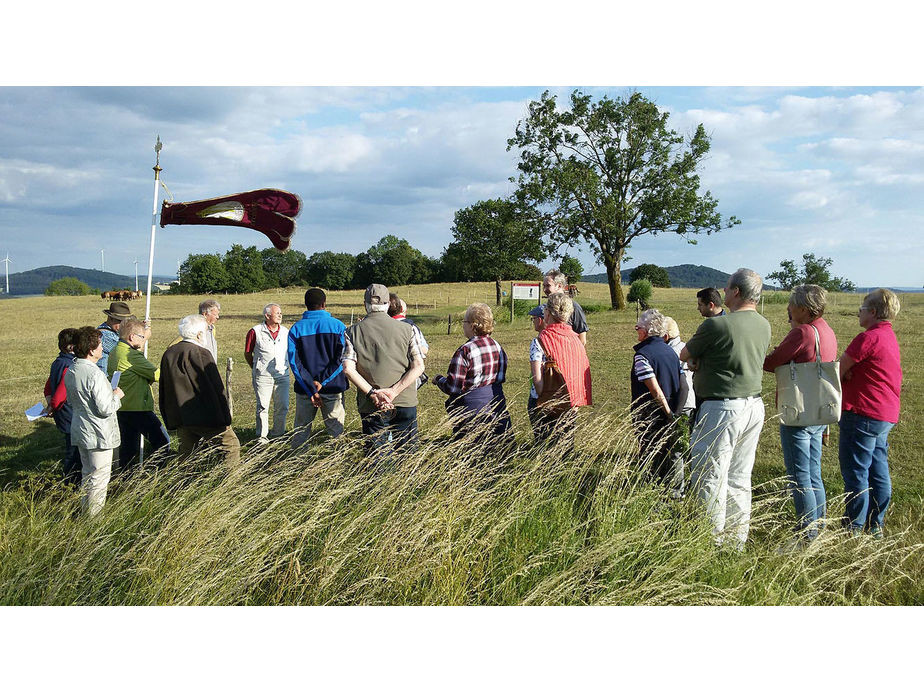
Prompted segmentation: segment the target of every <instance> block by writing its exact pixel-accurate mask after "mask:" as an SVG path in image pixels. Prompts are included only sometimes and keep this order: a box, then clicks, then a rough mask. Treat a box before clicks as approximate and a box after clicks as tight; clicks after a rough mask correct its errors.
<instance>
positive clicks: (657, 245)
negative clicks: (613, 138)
mask: <svg viewBox="0 0 924 693" xmlns="http://www.w3.org/2000/svg"><path fill="white" fill-rule="evenodd" d="M578 4H580V3H578ZM682 28H683V27H678V31H679V30H682ZM401 31H403V30H402V29H399V30H397V32H398V33H399V34H400V32H401ZM367 35H369V34H367ZM409 35H410V34H408V33H406V34H405V36H409ZM57 36H58V37H59V38H61V37H62V36H63V35H62V34H58V35H57ZM314 38H315V39H317V38H318V37H317V36H315V37H314ZM398 38H400V36H399V37H398ZM61 40H64V39H63V38H61ZM419 40H424V39H422V38H419ZM427 40H428V41H430V42H432V41H433V38H432V37H430V38H429V39H427ZM446 40H447V41H449V42H450V43H452V41H454V40H455V39H448V38H447V39H446ZM729 40H731V41H738V42H741V41H745V40H751V41H757V40H759V39H755V38H754V37H751V38H750V39H745V38H743V37H738V38H731V39H729ZM81 45H82V46H83V48H84V50H83V51H80V52H78V53H76V54H73V55H75V56H76V57H75V58H74V59H75V60H77V61H78V62H77V63H76V64H75V65H74V66H72V68H71V69H68V68H67V66H65V65H62V61H61V60H57V61H54V62H53V64H51V65H49V66H46V67H45V68H44V69H42V68H40V69H39V70H38V71H37V72H29V71H26V72H23V73H22V74H19V73H16V72H11V73H9V74H10V75H15V77H16V78H15V79H7V80H0V83H6V84H19V85H20V86H5V87H0V254H5V253H9V255H10V257H11V258H12V260H13V264H12V265H11V271H14V272H15V271H22V270H25V269H29V268H33V267H38V266H43V265H50V264H72V265H78V266H82V267H97V268H98V267H99V266H100V264H101V253H100V251H101V250H105V266H106V269H107V270H109V271H114V272H120V273H124V274H131V273H133V271H134V265H133V260H134V259H135V258H138V259H139V260H140V261H141V267H142V270H141V271H142V272H143V271H144V268H145V266H146V260H147V254H148V242H149V236H150V222H151V214H150V212H151V204H152V197H153V178H152V172H151V167H152V166H153V163H154V156H153V144H154V139H155V136H156V135H158V134H159V135H160V137H161V139H162V140H163V143H164V149H163V151H162V153H161V166H162V167H163V174H162V178H163V181H164V182H165V183H166V185H167V186H168V188H169V194H170V195H172V197H173V199H174V200H175V201H187V200H193V199H201V198H205V197H213V196H218V195H224V194H229V193H233V192H238V191H242V190H249V189H254V188H260V187H281V188H285V189H287V190H291V191H292V192H295V193H297V194H299V195H300V196H301V198H302V201H303V212H302V214H301V216H300V217H299V219H298V232H297V234H296V236H295V239H294V243H293V247H294V248H295V249H297V250H300V251H302V252H304V253H306V254H308V255H310V254H311V253H313V252H316V251H321V250H335V251H347V252H351V253H358V252H360V251H363V250H365V249H367V248H368V247H369V246H371V245H373V244H374V243H375V242H376V241H377V240H378V239H379V238H381V237H382V236H384V235H386V234H394V235H396V236H399V237H401V238H405V239H407V240H408V241H409V242H410V243H411V244H412V245H414V246H415V247H417V248H419V249H420V250H422V251H423V252H424V253H426V254H428V255H432V256H438V255H439V254H440V253H441V252H442V250H443V249H444V248H445V246H446V245H447V244H448V243H449V242H450V240H451V231H450V229H451V225H452V220H453V214H454V213H455V212H456V211H457V210H458V209H460V208H462V207H465V206H467V205H470V204H472V203H474V202H477V201H478V200H481V199H486V198H490V197H497V196H505V195H507V194H509V193H510V192H511V191H512V189H513V186H512V184H511V183H509V181H508V179H509V178H510V177H511V176H515V175H516V161H517V155H516V153H515V152H507V151H506V140H507V139H508V138H509V137H510V136H511V135H512V134H513V132H514V129H515V127H516V124H517V122H518V121H519V120H520V119H522V118H523V117H524V116H525V114H526V106H527V103H528V102H529V101H530V100H531V99H536V98H538V97H539V96H540V95H541V93H542V92H543V91H544V90H545V89H549V90H550V91H552V92H553V93H556V94H559V95H560V98H559V102H560V103H566V102H567V95H568V94H569V92H570V91H571V89H572V88H574V87H579V88H581V89H582V90H584V91H588V92H590V93H593V94H596V95H602V94H609V95H613V96H615V95H619V94H623V93H627V92H628V91H630V90H632V89H638V90H640V91H641V92H642V93H644V94H645V95H646V96H648V97H650V98H652V99H653V100H654V101H655V102H656V103H657V104H658V105H659V106H660V107H661V108H662V109H664V110H667V111H669V112H670V114H671V119H670V122H671V126H672V127H673V128H674V129H676V130H677V131H679V132H681V133H687V132H691V131H692V130H693V129H694V128H695V127H696V125H697V124H698V123H703V124H704V125H705V126H706V129H707V131H708V132H710V133H711V135H712V150H711V152H710V155H709V158H708V160H707V161H706V163H705V165H704V166H703V167H702V170H701V180H702V187H703V189H704V190H710V191H711V192H712V194H713V195H714V196H715V197H717V198H718V200H719V203H720V204H719V209H720V211H721V212H722V213H723V215H725V216H728V215H732V214H734V215H736V216H737V217H738V218H740V219H741V220H742V222H743V223H742V224H741V225H740V226H738V227H735V228H734V229H732V230H728V231H724V232H722V233H719V234H716V235H712V236H708V237H707V236H700V237H699V238H698V243H697V245H689V244H687V243H686V242H685V241H683V240H682V239H679V238H676V237H673V236H671V235H660V236H657V237H645V238H642V239H639V240H638V241H637V242H636V243H635V244H633V247H632V248H631V249H630V253H629V254H630V255H631V257H632V259H631V260H629V261H628V262H626V263H625V265H624V266H625V267H631V266H634V265H636V264H639V263H641V262H652V263H655V264H659V265H675V264H681V263H693V264H701V265H708V266H712V267H716V268H718V269H721V270H725V271H732V270H734V269H735V268H737V267H739V266H748V267H753V268H754V269H756V270H757V271H758V272H761V273H762V274H766V273H767V272H771V271H773V270H775V269H777V268H778V266H779V263H780V261H781V260H783V259H787V258H796V259H797V258H800V257H801V255H802V254H803V253H806V252H814V253H816V254H818V255H823V256H827V257H831V258H833V260H834V264H833V267H832V269H833V271H834V273H835V274H837V275H840V276H845V277H848V278H850V279H852V280H853V281H854V282H855V283H857V284H858V285H861V286H865V285H874V284H889V285H892V286H920V285H922V284H924V277H922V274H924V272H922V271H921V269H920V265H921V262H920V259H921V257H922V250H924V235H922V233H921V226H922V220H924V194H922V193H924V131H922V127H921V123H922V122H924V90H922V89H921V88H920V87H917V86H914V87H891V86H871V87H850V86H843V80H844V78H845V76H844V75H836V76H833V78H832V79H831V82H830V83H832V84H839V85H841V86H834V87H811V86H796V87H782V86H734V87H733V86H694V85H692V84H690V80H691V79H693V80H695V79H696V78H698V77H702V78H703V80H702V83H706V84H708V83H714V84H720V83H723V82H725V83H742V84H747V83H748V81H747V80H748V78H749V77H750V78H751V79H754V80H755V82H763V83H765V84H771V85H773V84H775V80H774V81H770V80H768V74H769V75H773V76H777V75H778V76H779V77H778V78H779V79H786V78H789V79H792V80H793V83H798V81H799V80H798V78H799V77H801V78H803V79H811V78H812V77H813V76H818V77H820V78H822V79H823V78H824V77H825V76H826V74H825V73H823V72H822V73H818V72H817V71H813V70H811V69H802V68H803V65H802V64H801V63H799V62H798V61H796V62H795V63H794V64H792V63H790V64H780V65H777V64H776V63H772V64H771V65H770V66H769V67H767V66H765V65H762V64H759V65H758V67H759V68H760V69H757V70H750V69H747V68H745V69H744V71H739V72H734V71H732V72H731V73H727V72H722V71H721V70H719V71H718V72H716V71H715V69H714V67H713V71H712V72H709V71H699V70H694V71H693V72H690V71H689V70H686V69H684V68H683V67H682V66H680V64H679V63H678V62H677V56H672V55H671V54H667V55H666V57H665V58H664V61H663V62H661V63H657V62H655V69H654V71H653V72H652V71H650V70H647V69H646V70H641V69H639V70H635V69H634V68H633V69H628V70H627V69H625V68H620V69H608V70H602V71H601V70H599V69H596V70H588V69H586V66H584V65H583V64H582V65H581V66H580V67H579V68H575V67H573V63H572V66H571V67H570V73H569V72H568V69H567V68H566V69H565V70H564V73H565V74H567V75H573V76H574V77H577V78H578V79H571V80H568V81H565V82H559V81H557V80H556V81H553V82H551V83H552V84H553V85H556V86H542V85H543V84H544V83H545V82H546V80H543V79H541V78H542V77H544V76H545V77H548V78H551V79H554V78H555V77H560V76H561V74H562V72H563V71H562V69H561V67H560V65H559V63H558V62H555V61H554V60H546V61H545V62H543V61H542V60H539V59H536V60H534V61H533V62H530V63H529V64H530V68H529V69H526V70H523V71H522V72H521V73H517V72H516V71H513V72H509V71H506V70H505V69H503V68H501V69H498V70H493V69H492V68H493V66H494V65H495V63H492V62H491V58H490V56H489V58H488V62H487V63H485V62H481V63H474V66H473V65H469V64H463V65H459V64H457V63H456V62H452V61H449V68H450V69H448V70H446V71H443V70H442V69H441V68H442V66H443V63H440V62H439V58H437V59H435V60H436V61H437V67H436V68H435V69H436V72H435V73H434V72H427V71H421V70H420V68H419V66H418V67H416V68H414V69H411V70H409V71H408V70H406V69H405V70H402V69H396V68H395V65H394V61H395V60H397V59H396V58H395V57H394V56H395V55H396V54H395V53H394V50H392V51H389V52H384V53H377V52H376V51H375V50H371V51H370V52H367V53H364V54H363V53H360V54H359V57H358V58H356V59H355V60H354V61H353V62H349V61H347V63H346V68H345V69H344V68H343V67H342V65H340V63H337V67H338V68H339V69H340V71H338V70H335V69H334V70H331V71H330V74H327V75H326V78H327V80H329V81H327V82H326V86H318V87H302V86H295V85H297V84H299V83H305V82H307V81H311V82H318V83H323V82H322V81H321V80H317V79H314V78H313V77H312V75H313V74H315V73H310V71H309V72H308V73H305V72H302V71H300V70H299V69H296V68H295V67H293V66H292V65H290V64H289V63H287V62H284V61H281V62H278V63H277V64H278V65H287V66H288V67H286V68H285V69H283V72H282V73H281V75H282V79H281V80H280V83H283V84H284V83H286V82H287V81H288V82H290V83H292V84H293V85H292V86H278V87H277V86H273V87H269V86H264V87H235V86H214V87H199V86H175V87H166V86H148V85H150V84H155V85H156V84H167V83H173V82H180V83H182V82H183V81H186V82H187V83H188V84H209V83H210V84H234V83H235V81H237V80H240V81H241V82H244V81H250V80H251V79H252V75H253V73H252V72H247V71H246V70H245V71H243V72H241V73H238V72H235V63H233V60H234V59H235V56H234V55H233V54H231V53H224V54H223V56H222V57H223V58H224V59H225V61H226V62H227V65H225V67H224V68H222V69H217V68H214V66H213V67H212V68H209V67H208V65H209V63H208V61H207V60H206V59H205V58H203V57H202V56H203V54H202V53H201V52H200V53H198V54H196V55H198V56H199V58H200V59H199V60H189V59H188V56H173V58H172V61H173V62H170V61H169V60H170V59H169V58H168V59H167V60H168V61H167V62H165V63H164V69H161V68H160V66H158V67H157V68H155V69H152V68H151V66H150V64H149V63H142V67H141V69H137V68H136V67H135V66H136V65H138V62H137V60H138V57H137V56H134V58H133V59H134V60H135V61H136V62H134V63H132V62H131V61H129V62H128V68H125V67H124V66H119V67H118V68H114V67H113V61H112V57H111V56H112V53H111V52H110V53H108V55H109V56H110V57H109V58H106V59H104V58H102V57H97V62H96V63H91V66H95V69H96V72H91V73H90V74H91V75H92V78H90V79H86V78H84V75H85V73H84V72H82V71H81V63H80V62H79V61H80V60H92V59H93V53H92V51H93V50H94V46H95V44H92V42H90V41H87V42H85V43H83V44H81ZM123 45H125V44H123ZM327 45H332V44H327ZM394 45H402V46H403V45H406V42H405V43H402V42H401V41H398V42H397V43H396V44H394ZM505 45H506V44H505ZM567 45H568V44H567V43H566V44H565V46H567ZM571 45H574V44H571ZM578 45H581V44H578ZM271 47H273V48H274V46H273V44H272V43H270V44H264V48H265V49H266V50H267V51H268V49H269V48H271ZM306 50H307V49H306ZM395 50H397V49H395ZM505 50H508V51H509V52H508V53H506V54H505V55H506V56H507V57H508V60H506V61H505V60H500V61H498V62H497V63H496V64H497V65H499V66H504V65H509V63H510V60H509V56H511V55H517V56H521V55H522V53H518V52H517V50H518V49H517V45H516V44H515V43H514V45H513V46H511V47H510V48H508V49H505ZM519 50H520V51H522V48H520V49H519ZM702 50H703V51H704V52H703V53H702V54H701V55H699V57H700V58H702V59H703V60H708V58H709V55H710V54H709V53H708V50H711V49H707V48H706V47H703V48H702ZM719 54H721V53H719ZM71 55H72V54H70V53H69V54H68V59H70V58H71ZM87 55H89V56H90V57H89V58H87V57H86V56H87ZM208 55H209V56H211V54H208ZM292 55H296V56H298V57H299V58H300V60H302V61H303V62H306V63H310V62H311V60H310V56H307V55H302V54H300V53H295V54H292ZM315 55H317V54H315ZM397 55H398V56H399V58H400V55H401V54H400V53H398V54H397ZM604 55H608V54H604ZM380 56H381V61H382V62H383V65H378V64H377V61H378V59H379V57H380ZM282 57H283V58H284V57H285V54H283V55H282ZM503 57H504V55H502V56H501V58H503ZM442 59H444V60H445V58H442ZM389 61H392V62H391V63H390V62H389ZM520 62H521V63H522V58H520ZM203 63H205V66H204V67H203ZM533 63H535V64H533ZM179 66H182V67H183V68H184V69H183V71H180V70H179ZM725 69H726V70H727V69H728V68H727V67H726V68H725ZM75 70H76V72H75ZM377 70H378V71H377ZM459 70H461V73H460V72H459ZM229 71H230V76H229ZM601 72H602V74H603V75H606V76H614V77H618V78H620V79H616V80H612V81H609V82H604V84H608V85H609V86H597V85H599V84H600V83H601V82H600V80H599V78H600V76H601ZM460 74H461V75H462V78H461V81H462V83H461V84H460V85H459V86H452V87H440V86H415V84H431V85H432V84H434V83H436V84H439V83H440V80H441V79H443V78H445V82H443V83H454V82H458V81H460V77H459V75H460ZM855 74H856V75H857V76H859V77H863V76H866V75H867V73H865V72H864V71H862V70H856V71H855ZM878 77H879V79H880V80H881V79H882V77H883V75H882V74H879V75H878ZM900 77H905V75H900ZM504 78H507V79H509V82H508V83H509V84H521V85H523V84H529V85H535V86H505V85H502V84H497V80H498V79H504ZM595 78H596V79H595ZM672 79H676V82H672V81H671V80H672ZM330 80H332V83H331V81H330ZM253 81H256V80H255V79H254V80H253ZM870 81H872V80H870ZM68 83H71V84H75V85H77V84H91V85H95V86H58V85H61V84H68ZM337 83H340V84H351V83H352V84H367V85H369V86H353V87H339V86H335V85H336V84H337ZM479 83H482V84H484V85H488V86H476V85H477V84H479ZM672 83H674V84H679V85H680V86H657V85H658V84H666V85H669V84H672ZM821 83H823V82H821ZM898 83H900V82H898ZM42 84H44V85H46V86H33V85H42ZM112 84H121V85H131V84H137V85H142V86H107V85H112ZM390 84H398V85H399V86H389V85H390ZM164 194H165V191H163V190H161V193H160V197H161V199H163V196H164ZM38 239H41V240H38ZM232 243H242V244H244V245H252V244H255V245H257V246H258V247H260V248H263V247H269V242H268V241H267V240H266V239H265V238H264V237H263V236H262V235H260V234H257V233H255V232H252V231H249V230H246V229H236V228H232V227H227V228H213V227H167V228H165V229H160V228H159V227H158V235H157V246H156V262H155V273H156V274H171V273H175V271H176V265H177V261H178V260H182V259H184V258H185V257H186V255H187V254H188V253H191V252H223V251H225V250H226V249H227V248H228V247H230V245H231V244H232ZM577 255H578V257H579V258H580V259H581V261H582V262H583V264H584V266H585V271H586V272H588V273H589V272H595V271H602V267H600V265H598V264H597V263H596V261H595V260H594V258H593V255H592V253H591V251H590V249H589V247H583V248H579V249H577ZM545 264H551V263H550V262H546V263H545Z"/></svg>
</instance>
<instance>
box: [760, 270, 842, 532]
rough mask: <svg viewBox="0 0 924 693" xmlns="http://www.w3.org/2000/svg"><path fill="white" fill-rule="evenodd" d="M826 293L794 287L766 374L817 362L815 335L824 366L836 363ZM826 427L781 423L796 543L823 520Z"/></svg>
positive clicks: (766, 363) (811, 286)
mask: <svg viewBox="0 0 924 693" xmlns="http://www.w3.org/2000/svg"><path fill="white" fill-rule="evenodd" d="M827 300H828V295H827V292H826V291H825V290H824V289H823V288H822V287H820V286H817V285H815V284H803V285H801V286H796V287H794V288H793V290H792V295H790V297H789V307H788V308H787V311H788V313H789V323H790V325H792V329H791V330H790V331H789V334H787V335H786V337H784V338H783V341H782V342H780V345H779V346H778V347H777V348H776V349H774V350H773V351H772V352H771V353H770V355H769V356H767V358H766V359H764V370H765V371H768V372H770V373H772V372H773V371H774V370H775V369H777V368H778V367H780V366H782V365H784V364H787V363H790V362H791V361H795V362H796V363H807V362H810V361H814V360H815V357H816V355H815V344H816V334H817V340H818V341H817V343H818V345H819V352H820V354H821V360H822V361H833V360H834V359H836V358H837V338H836V337H835V336H834V331H833V330H832V329H831V328H830V327H829V326H828V323H826V322H825V320H824V318H822V317H821V316H822V315H824V312H825V306H826V304H827ZM825 428H827V426H784V425H783V424H780V443H781V444H782V447H783V463H784V464H785V465H786V474H787V475H788V476H789V487H790V489H791V490H792V500H793V504H794V505H795V506H796V517H797V518H798V524H797V527H796V531H797V534H796V538H795V540H794V542H795V543H796V544H798V543H801V542H802V541H803V540H804V541H812V540H813V539H815V537H817V536H818V525H819V523H820V521H821V520H822V519H823V518H824V516H825V503H826V499H825V487H824V484H823V483H822V481H821V436H822V433H824V430H825Z"/></svg>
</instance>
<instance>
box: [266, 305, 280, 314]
mask: <svg viewBox="0 0 924 693" xmlns="http://www.w3.org/2000/svg"><path fill="white" fill-rule="evenodd" d="M270 308H278V309H279V310H282V306H280V305H279V304H278V303H267V304H266V305H265V306H263V315H269V314H270Z"/></svg>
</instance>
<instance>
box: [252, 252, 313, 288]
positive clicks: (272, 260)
mask: <svg viewBox="0 0 924 693" xmlns="http://www.w3.org/2000/svg"><path fill="white" fill-rule="evenodd" d="M260 257H261V258H262V259H263V274H264V275H265V279H266V282H265V283H266V286H267V287H271V286H294V285H296V284H299V283H301V282H302V281H303V280H304V275H305V265H306V264H307V262H308V258H306V257H305V253H303V252H301V251H299V250H287V251H285V252H282V251H280V250H276V249H275V248H264V249H263V250H261V251H260Z"/></svg>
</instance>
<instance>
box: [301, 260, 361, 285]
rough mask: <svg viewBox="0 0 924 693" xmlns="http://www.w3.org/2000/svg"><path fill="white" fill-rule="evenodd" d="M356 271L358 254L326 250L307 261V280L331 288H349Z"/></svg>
mask: <svg viewBox="0 0 924 693" xmlns="http://www.w3.org/2000/svg"><path fill="white" fill-rule="evenodd" d="M355 271H356V256H355V255H350V253H334V252H332V251H330V250H324V251H321V252H320V253H314V254H313V255H312V256H311V257H309V258H308V260H307V262H306V263H305V275H304V277H305V280H306V281H307V282H308V283H309V284H311V285H312V286H318V287H322V288H325V289H330V290H334V291H337V290H340V289H349V288H350V287H351V286H352V285H353V274H354V272H355Z"/></svg>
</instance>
